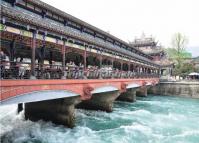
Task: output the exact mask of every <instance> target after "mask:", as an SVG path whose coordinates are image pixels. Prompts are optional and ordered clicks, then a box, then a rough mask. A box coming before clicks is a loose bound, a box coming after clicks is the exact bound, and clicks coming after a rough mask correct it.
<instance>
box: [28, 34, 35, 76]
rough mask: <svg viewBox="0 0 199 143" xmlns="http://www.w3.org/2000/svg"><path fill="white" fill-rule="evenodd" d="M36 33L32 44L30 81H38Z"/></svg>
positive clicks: (33, 35)
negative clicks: (36, 72)
mask: <svg viewBox="0 0 199 143" xmlns="http://www.w3.org/2000/svg"><path fill="white" fill-rule="evenodd" d="M36 34H37V33H36V31H34V32H33V34H32V41H31V42H32V43H31V49H32V57H31V76H30V79H36V77H35V49H36Z"/></svg>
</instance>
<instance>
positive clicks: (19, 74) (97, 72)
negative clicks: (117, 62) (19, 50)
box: [0, 51, 137, 79]
mask: <svg viewBox="0 0 199 143" xmlns="http://www.w3.org/2000/svg"><path fill="white" fill-rule="evenodd" d="M0 60H1V63H0V65H1V67H0V68H1V79H10V78H15V79H29V78H30V70H31V60H30V59H26V58H16V59H15V60H14V61H11V62H10V61H9V57H8V56H7V55H6V54H5V53H4V52H3V51H0ZM35 63H36V65H35V76H36V78H37V79H61V78H66V79H84V78H88V79H98V78H103V79H107V78H129V77H136V75H137V74H136V73H135V72H132V71H122V70H119V69H114V68H113V67H112V66H111V65H103V66H102V67H101V68H99V67H98V66H95V65H94V66H93V65H88V66H87V68H84V65H83V64H82V63H81V62H80V63H75V62H74V61H69V62H67V63H66V65H65V70H64V71H63V66H62V63H61V62H55V61H53V62H51V64H49V62H46V61H43V62H42V63H41V62H39V61H38V60H36V62H35Z"/></svg>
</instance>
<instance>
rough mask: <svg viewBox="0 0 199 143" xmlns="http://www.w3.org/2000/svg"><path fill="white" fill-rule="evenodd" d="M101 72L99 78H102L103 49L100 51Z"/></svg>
mask: <svg viewBox="0 0 199 143" xmlns="http://www.w3.org/2000/svg"><path fill="white" fill-rule="evenodd" d="M99 68H100V73H99V78H100V79H102V70H101V69H102V51H101V52H100V67H99Z"/></svg>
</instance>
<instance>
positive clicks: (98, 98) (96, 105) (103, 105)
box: [76, 90, 119, 112]
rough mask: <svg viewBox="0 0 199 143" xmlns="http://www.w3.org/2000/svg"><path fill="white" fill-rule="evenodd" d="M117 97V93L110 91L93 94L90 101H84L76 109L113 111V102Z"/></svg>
mask: <svg viewBox="0 0 199 143" xmlns="http://www.w3.org/2000/svg"><path fill="white" fill-rule="evenodd" d="M118 96H119V91H118V90H117V91H110V92H102V93H96V94H93V95H92V97H91V99H90V100H84V101H82V102H81V103H79V104H78V105H77V106H76V107H77V108H83V109H89V110H102V111H106V112H112V111H113V102H114V101H115V100H116V98H117V97H118Z"/></svg>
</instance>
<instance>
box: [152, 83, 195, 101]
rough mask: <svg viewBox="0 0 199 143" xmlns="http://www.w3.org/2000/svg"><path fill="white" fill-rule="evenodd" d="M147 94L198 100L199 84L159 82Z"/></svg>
mask: <svg viewBox="0 0 199 143" xmlns="http://www.w3.org/2000/svg"><path fill="white" fill-rule="evenodd" d="M148 93H149V94H157V95H173V96H183V97H191V98H199V82H198V81H196V82H187V81H183V82H160V83H159V84H158V85H156V86H153V87H151V88H150V89H149V90H148Z"/></svg>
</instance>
